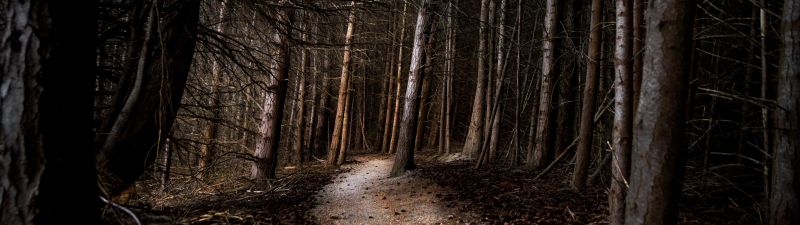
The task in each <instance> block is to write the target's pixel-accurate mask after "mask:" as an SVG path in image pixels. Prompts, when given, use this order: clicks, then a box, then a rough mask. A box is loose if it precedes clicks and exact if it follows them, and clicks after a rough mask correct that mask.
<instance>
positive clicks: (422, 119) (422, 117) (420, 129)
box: [414, 38, 431, 152]
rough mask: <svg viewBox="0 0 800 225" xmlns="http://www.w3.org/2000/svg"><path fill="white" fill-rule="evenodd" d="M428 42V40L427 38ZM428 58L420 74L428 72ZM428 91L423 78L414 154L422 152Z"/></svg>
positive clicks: (428, 87)
mask: <svg viewBox="0 0 800 225" xmlns="http://www.w3.org/2000/svg"><path fill="white" fill-rule="evenodd" d="M429 40H430V38H429ZM429 53H430V51H425V54H429ZM429 57H430V55H426V56H425V60H426V63H425V64H423V65H424V66H423V68H422V70H423V71H424V72H422V73H426V72H429V70H428V69H427V68H430V67H429V66H430V64H429V63H430V60H429V59H430V58H429ZM430 91H431V83H430V79H429V78H428V77H425V79H423V80H422V93H420V96H419V114H418V115H417V130H416V132H414V133H415V136H414V151H415V152H419V151H422V147H423V145H422V142H424V140H422V139H423V138H422V136H423V133H424V132H425V119H426V115H427V113H426V112H427V108H428V106H427V104H426V103H428V102H426V101H425V99H427V98H428V97H429V96H428V95H430Z"/></svg>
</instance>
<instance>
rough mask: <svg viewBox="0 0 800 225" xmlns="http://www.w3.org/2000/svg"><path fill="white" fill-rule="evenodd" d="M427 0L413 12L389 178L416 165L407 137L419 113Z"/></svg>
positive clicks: (422, 0)
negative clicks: (411, 41) (414, 20)
mask: <svg viewBox="0 0 800 225" xmlns="http://www.w3.org/2000/svg"><path fill="white" fill-rule="evenodd" d="M429 4H430V0H420V4H419V11H417V25H416V27H415V30H414V45H413V47H412V51H411V62H410V63H409V74H408V86H407V88H406V96H405V99H406V100H405V104H404V106H403V123H402V124H401V125H400V134H399V136H398V137H397V154H396V155H395V160H394V165H393V166H392V172H391V173H390V174H389V176H391V177H396V176H400V175H403V174H404V173H405V172H406V171H407V170H413V169H415V168H416V165H415V164H414V143H411V138H412V137H414V136H415V135H414V132H415V130H416V127H415V126H417V121H416V119H417V116H418V115H417V113H419V102H420V96H419V92H420V91H421V90H420V89H421V88H422V85H421V83H422V81H423V79H424V75H425V74H424V72H423V69H424V68H423V62H424V60H425V59H424V57H425V54H424V52H423V51H425V50H424V46H423V45H425V43H426V42H427V40H426V38H427V35H428V34H425V33H426V32H427V31H426V30H427V29H426V28H429V27H430V21H431V19H430V18H429V17H430V16H429V14H428V6H429Z"/></svg>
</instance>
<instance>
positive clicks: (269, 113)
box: [250, 0, 292, 180]
mask: <svg viewBox="0 0 800 225" xmlns="http://www.w3.org/2000/svg"><path fill="white" fill-rule="evenodd" d="M287 3H288V1H287V0H283V1H281V4H284V7H286V5H285V4H287ZM290 10H291V9H281V10H278V15H276V17H277V19H278V24H279V25H278V26H280V27H282V28H279V29H277V30H276V31H274V32H275V33H274V34H272V39H273V41H274V42H275V44H276V45H277V46H276V47H275V50H276V52H277V56H275V57H274V61H273V62H272V65H271V67H272V68H270V69H271V72H272V76H270V77H269V78H268V81H267V84H268V85H269V86H268V87H270V88H273V89H274V91H270V92H267V93H266V95H265V97H264V110H263V113H262V115H261V126H260V128H259V134H260V137H259V138H258V139H257V143H256V150H255V154H254V156H255V158H256V161H255V162H253V166H252V168H251V170H250V178H251V179H253V180H263V179H274V178H275V169H276V168H277V166H278V147H279V146H280V140H281V123H282V122H283V113H284V110H283V109H284V105H285V103H286V91H287V89H288V85H289V82H288V81H287V77H288V76H289V64H290V61H291V56H290V53H291V52H290V50H289V40H290V39H291V28H290V27H291V24H292V18H291V17H292V16H291V15H290V14H291V11H290ZM283 31H285V32H286V33H283Z"/></svg>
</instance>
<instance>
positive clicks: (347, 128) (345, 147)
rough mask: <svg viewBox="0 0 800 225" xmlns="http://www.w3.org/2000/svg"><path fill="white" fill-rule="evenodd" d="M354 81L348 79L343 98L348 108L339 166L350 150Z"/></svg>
mask: <svg viewBox="0 0 800 225" xmlns="http://www.w3.org/2000/svg"><path fill="white" fill-rule="evenodd" d="M348 58H349V57H348ZM348 64H349V63H348ZM352 82H353V81H348V82H347V84H345V90H346V92H345V96H344V97H343V99H344V105H345V107H346V108H347V109H346V110H345V113H344V118H342V131H341V132H342V140H341V142H340V146H339V153H338V154H337V159H336V165H337V166H338V165H342V164H344V162H345V159H346V157H347V151H348V150H350V143H349V142H348V140H350V139H349V138H350V137H349V136H350V124H351V122H350V118H351V114H352V113H353V110H352V106H351V103H350V102H351V101H352V100H351V98H352V96H351V95H352V93H350V83H352Z"/></svg>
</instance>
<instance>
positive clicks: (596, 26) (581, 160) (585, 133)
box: [572, 0, 624, 209]
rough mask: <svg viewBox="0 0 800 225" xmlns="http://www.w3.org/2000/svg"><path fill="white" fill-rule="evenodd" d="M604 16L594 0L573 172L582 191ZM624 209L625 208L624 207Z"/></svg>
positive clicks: (598, 0)
mask: <svg viewBox="0 0 800 225" xmlns="http://www.w3.org/2000/svg"><path fill="white" fill-rule="evenodd" d="M602 18H603V3H602V1H601V0H592V16H591V21H590V25H589V27H590V31H589V60H588V65H586V86H585V87H584V89H583V105H582V107H581V121H580V123H581V124H580V126H581V127H580V133H579V138H578V148H577V150H576V151H575V158H576V159H575V171H574V172H573V174H572V188H573V189H575V190H578V191H580V190H581V189H583V187H584V185H585V184H586V174H587V172H588V170H589V161H591V153H592V143H594V142H593V140H592V139H593V135H594V113H595V101H596V96H597V77H598V76H599V75H600V63H599V61H600V56H601V55H602V52H601V51H600V45H601V44H602V43H603V40H602V36H601V31H602V25H601V24H600V22H601V21H600V20H601V19H602ZM623 209H624V208H623Z"/></svg>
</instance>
